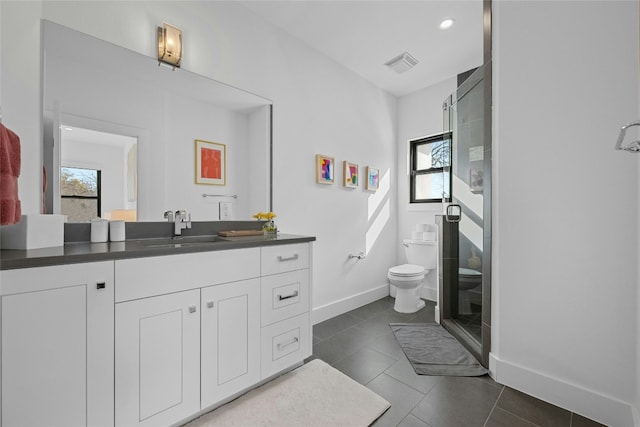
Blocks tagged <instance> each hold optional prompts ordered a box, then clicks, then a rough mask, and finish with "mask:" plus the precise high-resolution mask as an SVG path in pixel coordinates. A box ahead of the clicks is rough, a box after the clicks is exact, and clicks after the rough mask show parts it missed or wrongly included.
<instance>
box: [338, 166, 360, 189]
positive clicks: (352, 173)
mask: <svg viewBox="0 0 640 427" xmlns="http://www.w3.org/2000/svg"><path fill="white" fill-rule="evenodd" d="M342 172H343V176H344V182H343V184H344V186H345V187H347V188H358V175H359V172H358V165H357V164H356V163H351V162H347V161H346V160H345V161H344V162H343V164H342Z"/></svg>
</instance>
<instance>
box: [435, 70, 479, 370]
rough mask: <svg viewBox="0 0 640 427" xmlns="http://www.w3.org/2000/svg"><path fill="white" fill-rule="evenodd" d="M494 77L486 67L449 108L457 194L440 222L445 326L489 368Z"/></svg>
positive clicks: (471, 77)
mask: <svg viewBox="0 0 640 427" xmlns="http://www.w3.org/2000/svg"><path fill="white" fill-rule="evenodd" d="M488 72H490V67H487V66H486V65H485V66H481V67H479V68H477V69H476V70H475V71H474V72H473V73H472V74H471V75H469V76H468V77H467V78H466V79H465V80H464V81H463V82H462V83H459V86H458V88H457V90H456V91H455V92H454V93H453V94H451V95H450V96H449V97H448V98H447V99H446V100H445V101H444V104H443V110H444V115H443V117H444V120H443V122H444V123H443V124H444V131H445V132H450V134H451V140H450V143H451V166H450V170H449V173H450V174H451V191H450V194H444V195H443V203H444V204H445V214H444V215H443V217H442V218H441V219H440V222H441V232H442V233H444V236H442V239H441V240H440V241H441V242H444V245H443V246H444V247H441V248H440V250H441V261H440V267H441V273H440V283H439V294H440V297H439V299H440V301H439V305H440V307H441V308H440V316H441V319H440V322H441V324H442V325H443V326H444V327H445V328H446V329H447V330H448V331H449V332H450V333H451V334H452V335H454V336H456V337H457V338H458V339H459V340H460V341H461V342H462V343H463V344H464V345H465V347H467V349H469V350H470V351H471V352H472V353H473V354H474V355H475V356H476V358H478V360H480V361H481V362H482V363H483V365H484V364H486V363H488V351H489V344H490V343H489V341H490V324H491V322H490V310H489V308H490V295H489V294H490V281H489V276H490V262H489V258H488V255H490V254H489V252H490V246H491V244H490V243H491V240H490V212H491V211H490V203H491V200H490V184H489V182H490V168H491V141H490V135H491V134H490V103H489V104H488V103H487V102H486V101H487V99H486V98H485V96H486V92H487V91H489V96H490V77H487V75H486V74H487V73H488ZM487 104H488V105H489V107H488V108H487ZM487 216H488V217H489V218H487Z"/></svg>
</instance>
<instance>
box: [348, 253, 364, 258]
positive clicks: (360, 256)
mask: <svg viewBox="0 0 640 427" xmlns="http://www.w3.org/2000/svg"><path fill="white" fill-rule="evenodd" d="M366 257H367V256H366V255H365V254H364V252H360V253H359V254H358V255H354V254H349V259H352V258H357V259H365V258H366Z"/></svg>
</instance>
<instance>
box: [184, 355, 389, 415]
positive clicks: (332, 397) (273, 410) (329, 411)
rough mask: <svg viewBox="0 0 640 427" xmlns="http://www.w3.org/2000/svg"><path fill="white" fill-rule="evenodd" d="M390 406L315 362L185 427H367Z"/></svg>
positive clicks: (319, 362) (363, 388) (365, 389)
mask: <svg viewBox="0 0 640 427" xmlns="http://www.w3.org/2000/svg"><path fill="white" fill-rule="evenodd" d="M390 406H391V405H390V404H389V402H387V401H386V400H384V399H383V398H382V397H380V396H378V395H377V394H376V393H374V392H373V391H371V390H369V389H368V388H366V387H365V386H363V385H361V384H359V383H357V382H356V381H354V380H352V379H351V378H349V377H348V376H346V375H344V374H343V373H342V372H340V371H338V370H336V369H334V368H333V367H331V366H329V365H328V364H326V363H325V362H323V361H322V360H319V359H316V360H313V361H311V362H309V363H307V364H305V365H303V366H301V367H299V368H297V369H295V370H293V371H291V372H289V373H287V374H285V375H282V376H281V377H278V378H276V379H274V380H273V381H270V382H268V383H267V384H264V385H263V386H261V387H258V388H257V389H255V390H252V391H250V392H249V393H247V394H245V395H243V396H241V397H239V398H238V399H236V400H234V401H232V402H230V403H228V404H226V405H224V406H221V407H220V408H218V409H216V410H214V411H212V412H209V413H207V414H205V415H203V416H201V417H200V418H197V419H195V420H193V421H192V422H190V423H189V424H186V426H185V427H214V426H215V427H218V426H238V427H254V426H284V427H287V426H291V427H294V426H295V427H299V426H318V427H326V426H344V427H359V426H362V427H365V426H368V425H370V424H372V423H373V422H374V421H375V420H377V419H378V418H379V417H380V416H381V415H382V414H384V413H385V411H386V410H387V409H389V407H390Z"/></svg>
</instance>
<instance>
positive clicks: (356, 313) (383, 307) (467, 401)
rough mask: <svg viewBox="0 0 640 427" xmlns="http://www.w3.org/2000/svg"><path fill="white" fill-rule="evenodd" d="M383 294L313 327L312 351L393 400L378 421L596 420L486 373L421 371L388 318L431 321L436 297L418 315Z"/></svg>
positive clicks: (565, 424) (410, 425) (499, 425)
mask: <svg viewBox="0 0 640 427" xmlns="http://www.w3.org/2000/svg"><path fill="white" fill-rule="evenodd" d="M393 303H394V300H393V299H392V298H390V297H387V298H383V299H381V300H378V301H375V302H373V303H371V304H368V305H365V306H363V307H360V308H358V309H356V310H353V311H350V312H348V313H345V314H342V315H340V316H337V317H334V318H332V319H329V320H327V321H325V322H322V323H319V324H317V325H315V326H314V327H313V356H314V357H315V358H318V359H322V360H324V361H325V362H327V363H329V364H330V365H332V366H333V367H335V368H336V369H339V370H340V371H342V372H344V373H345V374H347V375H349V376H350V377H351V378H353V379H355V380H356V381H358V382H360V383H361V384H363V385H365V386H367V387H368V388H370V389H371V390H373V391H375V392H376V393H378V394H379V395H380V396H382V397H384V398H385V399H387V400H388V401H389V403H391V408H390V409H389V410H388V411H387V412H386V413H385V414H384V415H383V416H382V417H381V418H380V419H378V421H376V423H375V424H374V426H376V427H378V426H401V427H425V426H430V427H459V426H460V427H462V426H480V427H483V426H486V427H533V426H562V427H593V426H600V425H601V424H598V423H596V422H593V421H591V420H588V419H586V418H584V417H581V416H580V415H577V414H573V413H571V412H569V411H566V410H564V409H561V408H558V407H556V406H553V405H550V404H548V403H546V402H543V401H541V400H538V399H535V398H533V397H530V396H528V395H526V394H524V393H521V392H518V391H516V390H513V389H511V388H509V387H505V386H503V385H500V384H498V383H496V382H495V381H493V379H491V377H489V376H488V375H486V376H483V377H436V376H433V377H432V376H424V375H416V374H415V372H414V371H413V368H412V367H411V365H410V364H409V362H408V361H407V359H406V357H405V355H404V353H403V352H402V349H401V348H400V346H399V345H398V343H397V341H396V339H395V336H394V335H393V333H392V332H391V329H390V328H389V323H393V322H404V323H414V322H415V323H426V322H434V311H433V309H434V304H433V303H430V302H427V306H426V307H425V308H424V309H422V310H421V311H419V312H418V313H414V314H401V313H396V312H395V311H394V310H393Z"/></svg>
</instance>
